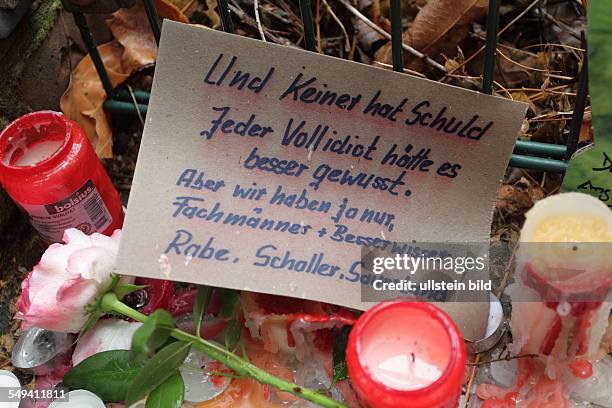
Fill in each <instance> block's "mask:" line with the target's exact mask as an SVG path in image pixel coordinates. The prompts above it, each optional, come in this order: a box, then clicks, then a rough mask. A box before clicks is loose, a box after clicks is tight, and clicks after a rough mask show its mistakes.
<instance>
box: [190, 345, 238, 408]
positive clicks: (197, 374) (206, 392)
mask: <svg viewBox="0 0 612 408" xmlns="http://www.w3.org/2000/svg"><path fill="white" fill-rule="evenodd" d="M209 341H211V342H212V343H215V344H218V343H217V342H215V341H212V340H209ZM218 345H219V346H221V345H220V344H218ZM221 347H222V346H221ZM219 366H220V363H218V362H216V361H215V360H213V359H211V358H210V357H208V356H207V355H205V354H204V353H202V352H201V351H199V350H197V349H195V348H193V347H192V348H191V350H189V354H188V355H187V358H186V359H185V366H184V367H181V368H179V370H180V373H181V377H182V378H183V382H184V384H185V401H187V402H191V403H200V402H205V401H210V400H211V399H213V398H216V397H217V396H219V395H221V394H222V393H223V392H224V391H225V390H226V389H227V387H229V385H230V383H231V378H229V377H224V376H221V375H216V376H215V375H211V374H202V370H201V369H204V370H205V371H206V372H212V371H219ZM189 367H196V368H200V369H191V368H189Z"/></svg>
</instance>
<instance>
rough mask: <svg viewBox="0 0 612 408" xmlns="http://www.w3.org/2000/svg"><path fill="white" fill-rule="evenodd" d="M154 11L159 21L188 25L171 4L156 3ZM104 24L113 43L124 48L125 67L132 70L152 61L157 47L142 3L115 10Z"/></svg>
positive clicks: (157, 1) (158, 0)
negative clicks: (155, 10)
mask: <svg viewBox="0 0 612 408" xmlns="http://www.w3.org/2000/svg"><path fill="white" fill-rule="evenodd" d="M155 8H156V9H157V12H158V14H159V16H160V18H161V19H164V18H167V19H170V20H175V21H179V22H181V23H187V22H188V20H187V17H185V16H184V15H183V13H181V11H180V10H179V9H178V8H176V7H175V6H174V5H173V4H171V3H167V2H165V1H162V0H156V1H155ZM107 25H108V28H109V29H110V30H111V32H112V33H113V37H115V40H116V41H118V42H119V43H120V44H121V45H123V47H124V48H125V52H124V54H123V57H122V59H123V62H124V64H126V65H127V67H129V68H130V69H134V70H136V69H139V68H141V67H143V66H147V65H150V64H153V63H154V62H155V58H156V56H157V44H156V43H155V38H154V37H153V31H152V30H151V26H150V25H149V20H148V19H147V13H146V11H145V8H144V3H143V2H138V3H137V4H136V5H135V6H134V7H131V8H129V9H119V11H117V12H115V13H113V17H112V18H111V19H110V20H108V21H107Z"/></svg>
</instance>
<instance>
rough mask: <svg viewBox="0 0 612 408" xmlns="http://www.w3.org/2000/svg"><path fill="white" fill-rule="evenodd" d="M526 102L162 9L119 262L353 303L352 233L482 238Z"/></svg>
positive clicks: (355, 263) (463, 311) (140, 270)
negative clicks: (173, 17)
mask: <svg viewBox="0 0 612 408" xmlns="http://www.w3.org/2000/svg"><path fill="white" fill-rule="evenodd" d="M525 110H526V105H525V104H522V103H516V102H512V101H509V100H506V99H502V98H497V97H492V96H488V95H483V94H480V93H477V92H472V91H467V90H463V89H459V88H455V87H451V86H447V85H443V84H440V83H436V82H432V81H429V80H423V79H418V78H415V77H411V76H407V75H403V74H398V73H394V72H391V71H387V70H383V69H377V68H373V67H371V66H367V65H363V64H357V63H352V62H348V61H344V60H340V59H336V58H331V57H327V56H322V55H317V54H314V53H310V52H306V51H302V50H296V49H292V48H289V47H282V46H278V45H274V44H270V43H264V42H261V41H257V40H253V39H248V38H244V37H239V36H236V35H230V34H225V33H221V32H216V31H213V30H209V29H203V28H199V27H194V26H190V25H184V24H179V23H174V22H172V21H165V22H164V27H163V35H162V39H161V45H160V49H159V56H158V62H157V66H156V69H155V79H154V84H153V89H152V95H151V101H150V104H149V110H148V114H147V118H146V126H145V130H144V135H143V139H142V145H141V148H140V154H139V157H138V163H137V166H136V173H135V177H134V183H133V186H132V191H131V195H130V200H129V205H128V211H127V218H126V220H125V227H124V233H123V238H122V243H121V249H120V253H119V260H118V271H119V272H120V273H122V274H128V275H137V276H146V277H153V278H163V279H171V280H178V281H186V282H194V283H200V284H209V285H213V286H220V287H228V288H235V289H242V290H250V291H257V292H264V293H273V294H278V295H285V296H291V297H299V298H307V299H312V300H317V301H323V302H329V303H334V304H340V305H344V306H349V307H354V308H359V309H367V308H368V307H371V306H373V304H372V303H362V302H361V301H360V292H361V291H360V280H361V279H362V277H361V276H360V271H359V262H360V248H361V246H362V245H374V246H376V245H383V244H384V243H385V242H414V241H423V242H446V241H449V242H488V240H489V231H490V225H491V217H492V210H493V206H494V201H495V197H496V192H497V189H498V186H499V181H500V179H501V177H502V175H503V172H504V169H505V168H506V165H507V163H508V159H509V156H510V153H511V151H512V149H513V145H514V141H515V139H516V135H517V132H518V130H519V127H520V125H521V121H522V119H523V117H524V114H525ZM445 308H446V310H447V311H449V313H450V314H451V315H452V316H453V317H454V318H455V320H456V321H457V322H458V324H459V325H460V326H461V327H462V328H463V329H464V330H466V327H467V326H469V324H468V323H469V322H468V321H469V320H470V319H471V318H474V317H476V318H479V321H482V322H483V324H484V325H486V314H487V310H488V304H480V305H474V306H473V308H472V309H470V307H467V306H466V305H457V304H455V305H452V304H449V305H448V306H445ZM482 318H484V319H482ZM472 326H474V325H472ZM477 330H479V331H480V330H482V327H481V326H479V327H478V328H477ZM464 333H465V332H464ZM468 335H469V333H468Z"/></svg>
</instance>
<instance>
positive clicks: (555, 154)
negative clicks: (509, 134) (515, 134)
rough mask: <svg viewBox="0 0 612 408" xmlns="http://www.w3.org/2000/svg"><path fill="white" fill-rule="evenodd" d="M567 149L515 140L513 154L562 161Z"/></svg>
mask: <svg viewBox="0 0 612 408" xmlns="http://www.w3.org/2000/svg"><path fill="white" fill-rule="evenodd" d="M566 151H567V147H566V146H563V145H558V144H552V143H542V142H532V141H530V140H517V141H516V144H515V145H514V153H525V154H532V155H536V156H541V157H551V158H554V159H563V158H564V157H565V152H566Z"/></svg>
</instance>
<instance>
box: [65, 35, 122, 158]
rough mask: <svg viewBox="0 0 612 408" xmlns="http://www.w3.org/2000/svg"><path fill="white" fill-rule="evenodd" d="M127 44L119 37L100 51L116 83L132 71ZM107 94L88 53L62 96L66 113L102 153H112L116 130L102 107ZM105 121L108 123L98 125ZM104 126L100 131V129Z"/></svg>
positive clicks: (110, 154)
mask: <svg viewBox="0 0 612 408" xmlns="http://www.w3.org/2000/svg"><path fill="white" fill-rule="evenodd" d="M123 51H124V49H123V47H122V46H121V44H119V43H118V42H116V41H111V42H109V43H106V44H102V45H100V46H98V52H99V53H100V57H101V58H102V62H103V63H104V66H105V67H106V71H107V72H108V76H109V78H110V81H111V83H112V84H113V86H117V85H118V84H120V83H121V82H123V81H125V80H126V79H127V78H128V77H129V76H130V72H129V71H127V70H126V69H125V67H124V66H123V64H122V61H121V56H122V55H123ZM105 98H106V93H105V92H104V88H103V87H102V83H101V82H100V77H99V76H98V72H97V71H96V68H95V66H94V64H93V61H92V60H91V57H90V56H89V55H87V56H85V58H83V59H82V60H81V62H80V63H79V64H78V65H77V67H76V68H75V70H74V71H73V72H72V75H71V76H70V84H69V85H68V89H66V92H64V95H62V98H61V99H60V106H61V108H62V111H63V112H64V114H65V115H66V116H67V117H68V118H70V119H71V120H73V121H75V122H76V123H78V124H79V126H81V128H83V130H84V131H85V134H87V137H88V138H89V140H90V142H91V144H92V145H93V146H94V148H95V150H96V153H98V156H100V157H102V158H108V157H112V155H113V153H112V144H111V142H110V140H111V139H112V133H111V132H110V126H109V125H108V118H107V116H106V114H105V113H104V111H102V110H100V109H99V108H100V107H101V106H102V102H104V99H105ZM100 121H102V122H105V123H106V126H103V125H97V124H98V122H100ZM98 128H100V133H98Z"/></svg>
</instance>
